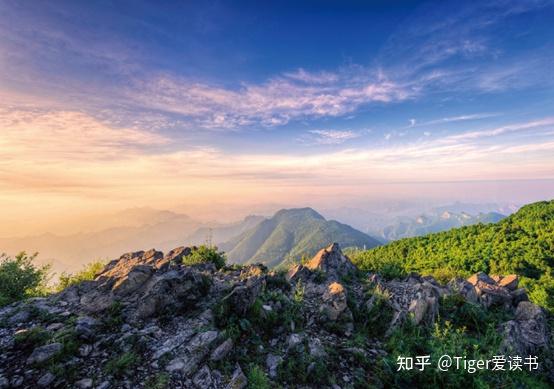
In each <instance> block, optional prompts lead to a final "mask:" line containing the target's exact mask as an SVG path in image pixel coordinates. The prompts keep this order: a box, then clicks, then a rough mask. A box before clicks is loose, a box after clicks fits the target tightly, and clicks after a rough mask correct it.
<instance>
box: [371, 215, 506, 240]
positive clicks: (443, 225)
mask: <svg viewBox="0 0 554 389" xmlns="http://www.w3.org/2000/svg"><path fill="white" fill-rule="evenodd" d="M505 217H506V216H504V215H501V214H500V213H497V212H487V213H479V214H477V215H475V216H474V215H470V214H468V213H465V212H461V213H455V212H449V211H443V212H441V213H437V214H428V215H420V216H417V217H398V218H396V220H395V221H394V222H393V223H392V224H390V225H388V226H386V227H384V228H383V229H381V230H380V233H379V234H378V236H379V238H382V239H384V240H386V241H391V240H397V239H402V238H411V237H414V236H422V235H427V234H431V233H434V232H441V231H447V230H450V229H452V228H458V227H463V226H469V225H472V224H478V223H496V222H499V221H500V220H502V219H504V218H505Z"/></svg>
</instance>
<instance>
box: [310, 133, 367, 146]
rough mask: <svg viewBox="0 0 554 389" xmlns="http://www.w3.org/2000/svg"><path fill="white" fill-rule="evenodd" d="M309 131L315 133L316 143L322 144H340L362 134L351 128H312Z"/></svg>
mask: <svg viewBox="0 0 554 389" xmlns="http://www.w3.org/2000/svg"><path fill="white" fill-rule="evenodd" d="M309 133H310V134H313V135H315V143H318V144H322V145H338V144H342V143H344V142H346V141H347V140H351V139H355V138H358V137H359V136H360V134H359V133H357V132H354V131H351V130H344V131H341V130H310V131H309Z"/></svg>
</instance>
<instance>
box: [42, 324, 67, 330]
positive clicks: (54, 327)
mask: <svg viewBox="0 0 554 389" xmlns="http://www.w3.org/2000/svg"><path fill="white" fill-rule="evenodd" d="M62 328H63V323H52V324H49V325H48V326H47V327H46V330H47V331H50V332H54V331H57V330H60V329H62Z"/></svg>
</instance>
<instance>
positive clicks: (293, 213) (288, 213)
mask: <svg viewBox="0 0 554 389" xmlns="http://www.w3.org/2000/svg"><path fill="white" fill-rule="evenodd" d="M283 217H310V218H314V219H321V220H325V218H324V217H323V216H321V215H320V214H319V213H318V212H317V211H316V210H315V209H313V208H310V207H304V208H289V209H281V210H280V211H278V212H277V213H276V214H275V215H273V218H283Z"/></svg>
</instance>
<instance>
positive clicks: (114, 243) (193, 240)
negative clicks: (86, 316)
mask: <svg viewBox="0 0 554 389" xmlns="http://www.w3.org/2000/svg"><path fill="white" fill-rule="evenodd" d="M261 220H264V218H263V217H261V216H249V217H247V218H245V219H244V220H242V221H239V222H235V223H230V224H219V223H216V222H211V223H205V222H200V221H198V220H194V219H192V218H190V217H189V216H187V215H184V214H180V213H175V212H171V211H164V210H154V209H150V208H134V209H129V210H125V211H122V212H118V213H114V214H111V215H107V216H106V218H105V220H103V221H102V222H103V224H104V226H112V227H107V228H103V229H100V230H97V231H95V230H92V231H87V232H79V233H74V234H67V235H57V234H51V233H45V234H41V235H34V236H27V237H17V238H0V253H2V252H5V253H7V254H9V255H15V254H17V253H19V252H20V251H27V252H28V253H33V252H39V254H40V255H39V256H38V261H39V262H40V263H51V264H52V266H53V270H54V272H57V273H58V274H59V273H60V272H62V271H69V272H74V271H76V270H78V269H80V268H81V267H82V266H83V265H84V264H86V263H89V262H91V261H94V260H98V259H100V260H104V259H113V258H114V257H116V256H118V255H120V254H121V253H123V252H127V251H133V250H135V251H136V250H137V249H142V250H148V249H151V248H156V249H158V250H163V251H167V250H170V249H171V248H174V247H177V246H180V245H184V244H187V245H200V244H203V243H206V242H207V241H208V240H210V241H211V242H212V243H213V244H219V243H221V242H224V241H227V240H229V239H231V238H232V237H234V236H236V235H239V234H241V233H243V232H244V231H246V230H247V229H249V228H252V227H253V226H254V225H256V224H257V223H259V222H260V221H261Z"/></svg>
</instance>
